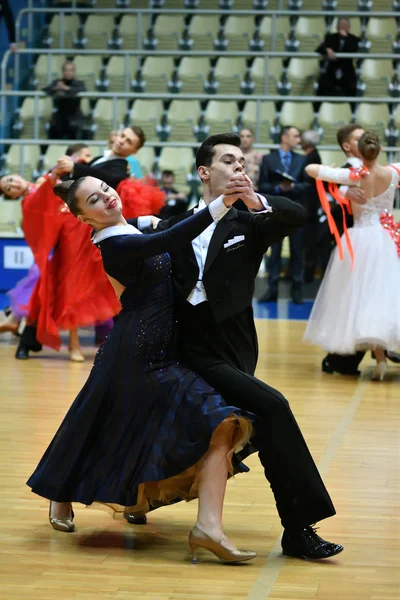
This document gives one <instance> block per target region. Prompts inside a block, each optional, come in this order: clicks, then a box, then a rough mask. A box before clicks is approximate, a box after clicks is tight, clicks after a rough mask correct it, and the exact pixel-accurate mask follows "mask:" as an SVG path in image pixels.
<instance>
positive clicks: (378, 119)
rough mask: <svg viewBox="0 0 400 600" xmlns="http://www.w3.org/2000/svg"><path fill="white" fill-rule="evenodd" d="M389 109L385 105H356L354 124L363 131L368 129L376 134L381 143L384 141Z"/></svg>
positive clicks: (363, 103) (366, 103)
mask: <svg viewBox="0 0 400 600" xmlns="http://www.w3.org/2000/svg"><path fill="white" fill-rule="evenodd" d="M389 117H390V114H389V108H388V106H387V104H383V103H382V104H369V103H368V102H362V103H361V104H359V105H358V108H357V110H356V114H355V121H356V123H360V125H361V126H362V127H363V128H364V129H370V130H371V131H373V132H374V133H376V134H377V135H378V136H379V138H380V140H381V142H382V143H384V141H385V130H386V127H387V125H388V122H389Z"/></svg>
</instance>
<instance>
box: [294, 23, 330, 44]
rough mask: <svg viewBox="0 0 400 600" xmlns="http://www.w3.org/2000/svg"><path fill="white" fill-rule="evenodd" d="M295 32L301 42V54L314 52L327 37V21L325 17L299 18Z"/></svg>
mask: <svg viewBox="0 0 400 600" xmlns="http://www.w3.org/2000/svg"><path fill="white" fill-rule="evenodd" d="M295 32H296V38H297V39H298V41H299V42H300V46H299V52H314V51H315V49H316V48H318V46H319V45H320V43H321V42H322V40H323V39H324V37H325V32H326V25H325V19H324V18H323V17H299V18H298V20H297V23H296V29H295Z"/></svg>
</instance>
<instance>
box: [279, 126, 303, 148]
mask: <svg viewBox="0 0 400 600" xmlns="http://www.w3.org/2000/svg"><path fill="white" fill-rule="evenodd" d="M282 142H283V143H284V144H286V145H287V146H289V148H290V150H294V149H295V148H297V146H298V145H299V144H300V133H299V130H298V129H296V127H291V128H290V129H289V131H288V132H287V133H285V134H284V135H283V136H282Z"/></svg>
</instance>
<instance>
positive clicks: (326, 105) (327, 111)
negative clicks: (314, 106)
mask: <svg viewBox="0 0 400 600" xmlns="http://www.w3.org/2000/svg"><path fill="white" fill-rule="evenodd" d="M351 117H352V114H351V108H350V104H349V103H348V102H322V104H321V107H320V109H319V113H318V124H319V126H320V127H321V128H322V129H323V134H322V141H323V143H324V144H336V132H337V130H338V129H339V128H340V127H343V126H344V125H346V124H347V123H350V122H351Z"/></svg>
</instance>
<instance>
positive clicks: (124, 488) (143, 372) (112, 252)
mask: <svg viewBox="0 0 400 600" xmlns="http://www.w3.org/2000/svg"><path fill="white" fill-rule="evenodd" d="M211 222H212V218H211V215H210V213H209V211H208V209H205V210H203V211H199V212H198V213H197V214H196V215H194V216H193V217H191V218H190V219H187V220H185V221H183V222H182V223H180V224H178V225H176V226H175V227H173V228H171V229H169V230H167V231H165V232H162V233H155V234H151V235H141V234H139V233H138V232H137V230H134V228H133V227H132V226H122V227H118V228H117V229H115V228H113V229H114V233H113V235H112V237H107V238H106V239H103V240H102V241H100V242H99V243H98V244H97V245H98V247H99V248H100V250H101V253H102V258H103V264H104V268H105V270H106V272H107V273H108V274H109V275H110V276H112V277H113V278H115V279H116V280H117V281H119V282H120V283H121V284H122V285H123V286H126V287H125V290H124V292H123V293H122V295H121V304H122V310H121V312H120V314H119V316H118V319H117V322H116V324H115V326H114V328H113V330H112V332H111V333H110V334H109V336H108V337H107V338H106V340H105V342H104V343H103V345H102V346H101V347H100V349H99V351H98V352H97V355H96V358H95V361H94V364H93V367H92V370H91V372H90V375H89V378H88V380H87V382H86V383H85V385H84V387H83V388H82V390H81V392H80V393H79V394H78V396H77V398H76V400H75V401H74V403H73V404H72V406H71V408H70V409H69V411H68V413H67V415H66V416H65V418H64V420H63V422H62V424H61V426H60V428H59V429H58V431H57V433H56V435H55V437H54V438H53V440H52V442H51V443H50V445H49V447H48V448H47V450H46V452H45V454H44V456H43V457H42V459H41V461H40V462H39V465H38V466H37V468H36V470H35V472H34V473H33V475H32V476H31V477H30V479H29V480H28V485H29V486H30V487H31V488H32V491H33V492H35V493H36V494H39V495H40V496H43V497H45V498H49V499H51V500H54V501H57V502H82V503H84V504H91V503H92V502H95V501H97V502H103V503H106V504H118V505H119V506H122V507H124V506H127V507H128V506H134V505H136V504H137V499H138V486H139V484H143V483H145V482H158V481H161V480H165V479H168V478H171V477H174V476H176V475H178V474H180V473H182V472H183V471H184V470H186V469H188V468H189V467H191V466H193V465H194V464H195V463H197V461H199V460H200V459H201V457H202V456H203V455H204V454H205V453H206V452H207V449H208V447H209V444H210V440H211V437H212V434H213V432H214V430H215V429H216V427H217V426H218V425H219V424H220V423H221V422H222V421H223V420H225V419H226V418H227V417H228V416H229V415H238V416H239V415H240V416H241V417H243V416H245V417H247V418H248V419H249V420H251V419H252V418H253V415H251V414H250V413H244V412H243V411H241V410H239V409H237V408H235V407H233V406H227V405H226V404H225V402H224V400H223V399H222V397H221V396H220V395H219V394H217V393H216V392H215V391H214V390H213V389H212V388H211V387H210V386H209V385H208V384H207V383H206V382H205V381H204V380H203V379H201V378H200V377H199V376H197V375H196V374H195V373H193V372H192V371H190V370H189V369H187V368H186V367H184V366H182V365H181V364H179V362H178V361H177V346H176V324H175V319H174V314H173V296H172V294H173V292H172V281H171V263H170V259H169V256H168V254H166V252H169V251H172V250H173V251H177V250H179V249H180V248H181V247H182V248H183V247H184V246H185V245H187V243H188V242H189V241H190V240H191V239H194V238H195V237H196V236H198V235H199V234H200V233H201V231H202V230H204V229H205V228H206V227H207V226H208V225H209V224H211ZM106 231H107V230H103V232H100V234H102V233H104V232H106ZM135 231H136V233H135ZM110 232H111V229H109V233H110ZM116 232H122V235H119V234H118V235H117V234H116ZM125 232H126V234H125ZM128 232H129V234H128ZM239 421H240V422H241V423H243V419H239ZM150 508H151V506H150Z"/></svg>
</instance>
